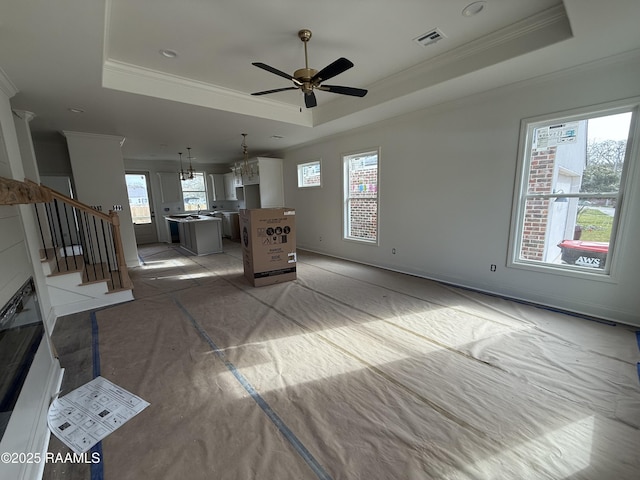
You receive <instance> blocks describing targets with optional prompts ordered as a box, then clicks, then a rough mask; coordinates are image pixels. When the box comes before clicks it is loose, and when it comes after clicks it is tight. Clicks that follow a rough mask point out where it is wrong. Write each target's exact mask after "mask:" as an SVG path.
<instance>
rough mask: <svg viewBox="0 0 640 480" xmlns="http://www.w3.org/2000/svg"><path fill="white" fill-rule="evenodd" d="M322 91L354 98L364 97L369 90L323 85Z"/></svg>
mask: <svg viewBox="0 0 640 480" xmlns="http://www.w3.org/2000/svg"><path fill="white" fill-rule="evenodd" d="M318 88H319V89H320V90H322V91H325V92H331V93H339V94H340V95H351V96H352V97H364V96H365V95H366V94H367V92H368V90H364V89H362V88H354V87H341V86H340V85H321V86H319V87H318Z"/></svg>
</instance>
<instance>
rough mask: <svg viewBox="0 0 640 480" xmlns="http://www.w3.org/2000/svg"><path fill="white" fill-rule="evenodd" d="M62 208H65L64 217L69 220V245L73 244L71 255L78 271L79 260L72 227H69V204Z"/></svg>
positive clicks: (64, 204)
mask: <svg viewBox="0 0 640 480" xmlns="http://www.w3.org/2000/svg"><path fill="white" fill-rule="evenodd" d="M62 206H63V207H64V216H65V217H66V219H67V232H69V243H70V244H71V255H73V265H74V266H75V267H76V270H78V260H77V259H76V252H75V245H74V241H73V236H72V235H71V226H70V225H69V212H68V211H67V204H66V203H63V204H62Z"/></svg>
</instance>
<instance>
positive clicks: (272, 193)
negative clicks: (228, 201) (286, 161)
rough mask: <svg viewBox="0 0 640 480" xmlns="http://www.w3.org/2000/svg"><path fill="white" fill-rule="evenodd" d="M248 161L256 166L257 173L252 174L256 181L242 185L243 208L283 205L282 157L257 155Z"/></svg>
mask: <svg viewBox="0 0 640 480" xmlns="http://www.w3.org/2000/svg"><path fill="white" fill-rule="evenodd" d="M250 163H252V164H253V165H254V166H257V169H258V175H254V179H257V183H250V184H245V185H244V186H243V190H244V192H243V193H244V200H245V208H274V207H284V180H283V173H282V159H281V158H270V157H257V158H255V159H252V160H251V161H250Z"/></svg>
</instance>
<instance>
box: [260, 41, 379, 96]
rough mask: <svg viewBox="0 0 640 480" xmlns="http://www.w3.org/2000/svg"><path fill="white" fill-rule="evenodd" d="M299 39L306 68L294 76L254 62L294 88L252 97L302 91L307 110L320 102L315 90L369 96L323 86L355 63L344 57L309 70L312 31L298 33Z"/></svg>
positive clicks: (346, 89)
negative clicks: (320, 67)
mask: <svg viewBox="0 0 640 480" xmlns="http://www.w3.org/2000/svg"><path fill="white" fill-rule="evenodd" d="M298 38H299V39H300V40H302V43H303V44H304V68H300V69H298V70H296V71H295V72H293V75H289V74H288V73H285V72H283V71H281V70H278V69H277V68H274V67H272V66H270V65H267V64H265V63H261V62H254V63H252V65H255V66H256V67H258V68H262V69H263V70H266V71H267V72H271V73H273V74H275V75H278V76H280V77H283V78H286V79H288V80H291V81H292V82H293V84H294V86H293V87H284V88H276V89H273V90H265V91H262V92H255V93H252V94H251V95H267V94H270V93H276V92H284V91H286V90H298V89H299V90H301V91H302V93H303V94H304V104H305V106H306V107H307V108H313V107H315V106H316V105H317V104H318V102H317V100H316V95H315V93H314V90H321V91H323V92H330V93H338V94H340V95H349V96H352V97H364V96H365V95H366V94H367V90H364V89H362V88H354V87H344V86H340V85H322V82H323V81H325V80H328V79H330V78H333V77H335V76H337V75H340V74H341V73H343V72H345V71H346V70H349V69H350V68H351V67H353V63H352V62H351V61H349V60H347V59H346V58H344V57H340V58H339V59H337V60H336V61H335V62H333V63H330V64H329V65H327V66H326V67H324V68H323V69H322V70H320V71H318V70H316V69H314V68H309V57H308V55H307V43H308V42H309V40H310V39H311V30H307V29H302V30H300V31H299V32H298Z"/></svg>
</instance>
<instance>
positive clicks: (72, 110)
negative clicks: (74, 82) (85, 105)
mask: <svg viewBox="0 0 640 480" xmlns="http://www.w3.org/2000/svg"><path fill="white" fill-rule="evenodd" d="M67 110H69V111H70V112H71V113H84V110H82V109H81V108H67Z"/></svg>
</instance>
